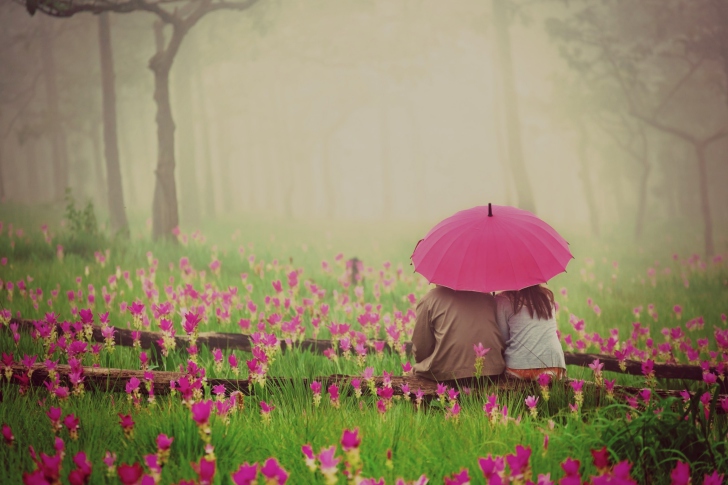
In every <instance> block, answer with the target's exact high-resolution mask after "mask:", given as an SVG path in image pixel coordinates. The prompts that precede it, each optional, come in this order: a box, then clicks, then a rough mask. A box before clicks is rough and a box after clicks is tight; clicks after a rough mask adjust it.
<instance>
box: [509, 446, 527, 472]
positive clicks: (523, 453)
mask: <svg viewBox="0 0 728 485" xmlns="http://www.w3.org/2000/svg"><path fill="white" fill-rule="evenodd" d="M530 458H531V448H526V447H524V446H521V445H516V453H515V454H514V455H506V462H508V466H509V467H510V468H511V475H513V476H516V477H517V476H519V475H523V473H524V472H525V471H526V468H528V460H529V459H530Z"/></svg>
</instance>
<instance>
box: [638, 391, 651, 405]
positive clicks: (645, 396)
mask: <svg viewBox="0 0 728 485" xmlns="http://www.w3.org/2000/svg"><path fill="white" fill-rule="evenodd" d="M651 396H652V391H651V390H650V389H642V390H641V391H640V397H641V398H642V400H643V401H644V402H645V404H649V402H650V397H651Z"/></svg>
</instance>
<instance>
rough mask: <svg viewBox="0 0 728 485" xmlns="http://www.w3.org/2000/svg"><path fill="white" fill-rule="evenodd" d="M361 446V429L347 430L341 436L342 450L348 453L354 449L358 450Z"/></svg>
mask: <svg viewBox="0 0 728 485" xmlns="http://www.w3.org/2000/svg"><path fill="white" fill-rule="evenodd" d="M360 444H361V438H360V437H359V428H354V430H353V431H350V430H348V429H345V430H344V432H343V434H342V435H341V448H342V449H343V450H344V451H345V452H346V451H349V450H352V449H354V448H358V447H359V445H360Z"/></svg>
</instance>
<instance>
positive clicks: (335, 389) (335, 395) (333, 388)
mask: <svg viewBox="0 0 728 485" xmlns="http://www.w3.org/2000/svg"><path fill="white" fill-rule="evenodd" d="M329 398H331V400H332V401H336V400H337V399H339V386H337V385H336V384H331V385H330V386H329Z"/></svg>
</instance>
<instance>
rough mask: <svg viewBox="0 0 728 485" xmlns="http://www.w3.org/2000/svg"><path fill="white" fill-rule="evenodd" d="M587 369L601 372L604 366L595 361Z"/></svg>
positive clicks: (597, 360)
mask: <svg viewBox="0 0 728 485" xmlns="http://www.w3.org/2000/svg"><path fill="white" fill-rule="evenodd" d="M589 368H590V369H591V370H593V371H594V372H601V371H602V369H604V364H602V363H601V362H599V359H595V360H594V362H592V363H591V364H589Z"/></svg>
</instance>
